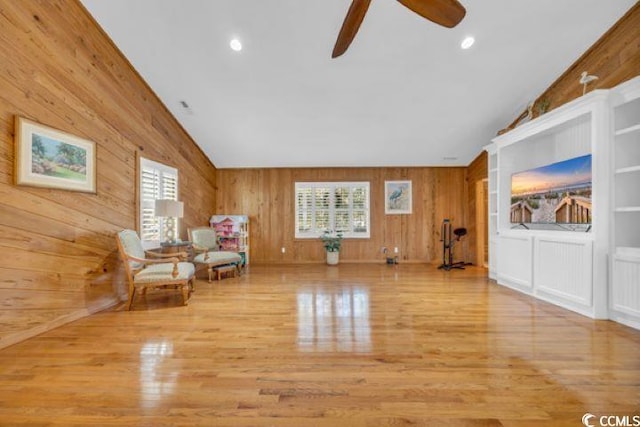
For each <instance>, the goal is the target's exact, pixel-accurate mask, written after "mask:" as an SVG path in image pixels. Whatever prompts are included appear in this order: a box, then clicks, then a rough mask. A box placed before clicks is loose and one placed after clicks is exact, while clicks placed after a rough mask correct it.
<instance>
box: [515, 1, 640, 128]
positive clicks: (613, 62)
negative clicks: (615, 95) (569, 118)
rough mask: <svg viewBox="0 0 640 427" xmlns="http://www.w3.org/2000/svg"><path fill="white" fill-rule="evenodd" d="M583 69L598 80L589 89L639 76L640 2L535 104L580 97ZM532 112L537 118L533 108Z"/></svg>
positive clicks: (560, 102)
mask: <svg viewBox="0 0 640 427" xmlns="http://www.w3.org/2000/svg"><path fill="white" fill-rule="evenodd" d="M583 71H587V72H588V73H589V74H590V75H595V76H598V80H595V81H594V82H592V83H589V86H588V89H587V90H588V91H591V90H594V89H609V88H612V87H614V86H616V85H618V84H620V83H622V82H625V81H627V80H629V79H631V78H632V77H635V76H637V75H640V2H637V3H636V4H635V5H634V6H633V7H632V8H631V9H629V11H628V12H627V13H626V14H625V15H624V16H623V17H622V18H620V20H619V21H618V22H617V23H616V24H615V25H614V26H613V27H611V28H610V29H609V30H608V31H607V32H606V33H605V34H604V35H603V36H602V37H601V38H600V39H599V40H598V41H597V42H595V43H594V44H593V45H592V46H591V47H590V48H589V49H588V50H587V51H586V52H585V53H584V54H582V56H580V58H578V60H577V61H576V62H574V63H573V64H572V65H571V66H570V67H569V68H568V69H567V70H566V71H565V72H564V73H562V75H561V76H560V77H558V79H556V81H555V82H553V84H551V86H549V88H547V90H545V91H544V92H543V93H542V94H541V95H540V96H539V97H538V98H537V100H536V103H538V102H540V101H541V100H544V99H546V100H548V101H549V111H550V110H552V109H554V108H556V107H559V106H561V105H563V104H566V103H567V102H569V101H571V100H573V99H576V98H578V97H580V96H582V85H581V84H580V83H579V80H580V75H581V74H582V72H583ZM533 112H534V114H533V117H536V116H537V115H538V113H537V111H536V108H534V109H533ZM524 114H525V113H523V114H522V115H521V116H520V117H523V115H524ZM517 122H518V118H517V119H516V120H514V122H513V123H511V124H510V125H509V126H508V127H507V128H506V129H504V130H503V131H506V130H508V129H511V128H513V127H515V124H516V123H517Z"/></svg>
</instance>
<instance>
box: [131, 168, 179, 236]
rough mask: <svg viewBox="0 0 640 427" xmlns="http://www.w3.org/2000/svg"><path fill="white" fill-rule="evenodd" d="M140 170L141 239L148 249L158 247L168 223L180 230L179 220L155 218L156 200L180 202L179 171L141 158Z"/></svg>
mask: <svg viewBox="0 0 640 427" xmlns="http://www.w3.org/2000/svg"><path fill="white" fill-rule="evenodd" d="M139 170H140V175H139V188H140V193H139V194H140V202H139V206H140V214H139V216H140V218H139V232H140V239H141V240H142V244H143V245H144V246H145V247H146V248H151V247H158V246H160V242H161V241H162V240H164V230H165V229H166V226H167V222H168V221H173V222H174V224H173V225H174V227H175V228H174V230H177V229H178V224H177V222H178V219H177V218H162V217H157V216H155V202H156V200H162V199H170V200H178V170H177V169H176V168H172V167H170V166H167V165H163V164H162V163H158V162H154V161H153V160H149V159H145V158H144V157H140V169H139Z"/></svg>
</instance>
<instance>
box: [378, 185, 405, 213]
mask: <svg viewBox="0 0 640 427" xmlns="http://www.w3.org/2000/svg"><path fill="white" fill-rule="evenodd" d="M384 213H385V214H410V213H411V181H385V182H384Z"/></svg>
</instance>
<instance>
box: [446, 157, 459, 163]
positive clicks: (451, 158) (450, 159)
mask: <svg viewBox="0 0 640 427" xmlns="http://www.w3.org/2000/svg"><path fill="white" fill-rule="evenodd" d="M442 160H445V161H449V162H452V161H454V160H458V158H457V157H443V158H442Z"/></svg>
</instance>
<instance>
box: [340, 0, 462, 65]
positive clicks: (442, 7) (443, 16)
mask: <svg viewBox="0 0 640 427" xmlns="http://www.w3.org/2000/svg"><path fill="white" fill-rule="evenodd" d="M398 1H399V2H400V3H402V4H403V5H405V6H406V7H407V8H409V9H411V10H412V11H414V12H415V13H417V14H418V15H420V16H422V17H424V18H427V19H428V20H429V21H432V22H435V23H436V24H439V25H442V26H444V27H447V28H453V27H455V26H456V25H458V23H459V22H460V21H462V18H464V15H465V13H466V12H467V11H466V10H465V8H464V7H463V6H462V5H461V4H460V3H459V2H458V1H457V0H398ZM369 3H371V0H353V1H352V2H351V6H350V7H349V11H348V12H347V16H346V17H345V18H344V22H343V23H342V28H341V29H340V33H339V34H338V40H336V45H335V46H334V48H333V53H332V54H331V57H332V58H337V57H338V56H340V55H342V54H343V53H345V52H346V51H347V48H349V45H350V44H351V42H352V41H353V39H354V38H355V36H356V33H357V32H358V29H359V28H360V24H362V20H363V19H364V15H365V14H366V13H367V9H369Z"/></svg>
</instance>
